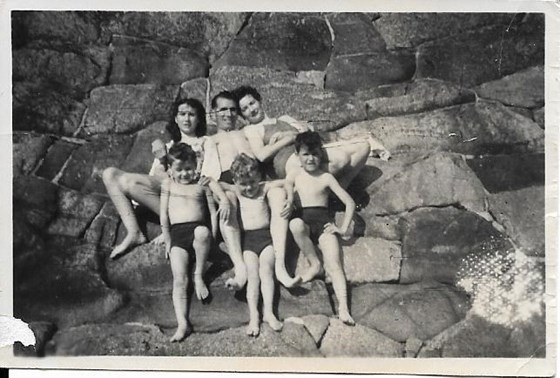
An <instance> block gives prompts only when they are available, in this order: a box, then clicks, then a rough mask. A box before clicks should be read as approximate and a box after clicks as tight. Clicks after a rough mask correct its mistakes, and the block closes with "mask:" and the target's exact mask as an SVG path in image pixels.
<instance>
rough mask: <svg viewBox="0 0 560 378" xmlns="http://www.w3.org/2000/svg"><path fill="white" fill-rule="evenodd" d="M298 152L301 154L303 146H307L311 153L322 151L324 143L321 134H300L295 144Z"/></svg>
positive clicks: (310, 132) (312, 132)
mask: <svg viewBox="0 0 560 378" xmlns="http://www.w3.org/2000/svg"><path fill="white" fill-rule="evenodd" d="M294 146H295V148H296V152H299V150H300V149H301V147H302V146H306V147H307V149H308V150H309V151H314V150H320V149H321V147H323V141H322V140H321V136H319V133H317V132H315V131H306V132H304V133H301V134H298V135H297V136H296V140H295V142H294Z"/></svg>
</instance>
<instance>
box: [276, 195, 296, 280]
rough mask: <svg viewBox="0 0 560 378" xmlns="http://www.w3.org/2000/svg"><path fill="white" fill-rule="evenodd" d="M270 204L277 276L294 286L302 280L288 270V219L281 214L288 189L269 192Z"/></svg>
mask: <svg viewBox="0 0 560 378" xmlns="http://www.w3.org/2000/svg"><path fill="white" fill-rule="evenodd" d="M268 199H269V205H270V213H271V214H270V235H271V237H272V244H273V245H274V253H275V256H276V263H275V272H276V278H277V279H278V281H280V283H281V284H282V285H284V286H285V287H288V288H290V287H294V286H295V285H297V284H299V283H300V282H301V278H300V277H294V278H292V277H290V275H289V274H288V271H287V270H286V237H287V235H288V219H286V218H284V217H282V216H281V215H280V213H281V211H282V209H283V207H284V203H285V201H286V191H285V190H284V189H283V188H274V189H271V190H270V191H269V192H268Z"/></svg>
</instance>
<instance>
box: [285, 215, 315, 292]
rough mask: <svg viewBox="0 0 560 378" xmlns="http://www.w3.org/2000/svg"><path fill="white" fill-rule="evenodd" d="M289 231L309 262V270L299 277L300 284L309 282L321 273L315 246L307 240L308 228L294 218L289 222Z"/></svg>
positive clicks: (301, 221)
mask: <svg viewBox="0 0 560 378" xmlns="http://www.w3.org/2000/svg"><path fill="white" fill-rule="evenodd" d="M290 231H292V235H293V236H294V240H295V242H296V244H297V245H298V247H299V249H300V250H301V252H302V253H303V255H304V256H305V258H307V261H308V262H309V268H308V269H307V271H306V272H305V273H303V274H302V275H301V279H302V282H309V281H311V280H312V279H313V278H315V277H316V276H318V275H319V274H320V273H321V271H322V268H321V261H320V260H319V258H318V257H317V252H316V251H315V246H314V245H313V242H312V241H311V239H310V238H309V227H308V226H307V225H306V224H305V222H304V221H303V220H301V219H300V218H294V219H292V220H291V221H290Z"/></svg>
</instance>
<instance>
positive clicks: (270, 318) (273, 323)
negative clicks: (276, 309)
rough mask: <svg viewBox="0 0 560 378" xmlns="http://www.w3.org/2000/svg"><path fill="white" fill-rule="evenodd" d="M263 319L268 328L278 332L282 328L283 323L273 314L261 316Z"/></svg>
mask: <svg viewBox="0 0 560 378" xmlns="http://www.w3.org/2000/svg"><path fill="white" fill-rule="evenodd" d="M263 320H264V321H265V322H267V323H268V325H269V326H270V328H272V329H273V330H274V331H276V332H279V331H281V330H282V327H283V326H284V324H283V323H282V322H281V321H280V320H278V319H277V318H276V316H274V314H270V315H265V316H263Z"/></svg>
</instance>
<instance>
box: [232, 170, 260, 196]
mask: <svg viewBox="0 0 560 378" xmlns="http://www.w3.org/2000/svg"><path fill="white" fill-rule="evenodd" d="M233 181H234V183H235V185H236V186H237V188H238V189H239V192H240V193H241V194H242V195H243V196H244V197H247V198H255V197H257V196H258V195H259V188H260V185H259V183H260V181H261V177H260V175H259V173H258V172H254V173H253V174H251V175H248V176H244V177H239V178H234V180H233Z"/></svg>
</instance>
